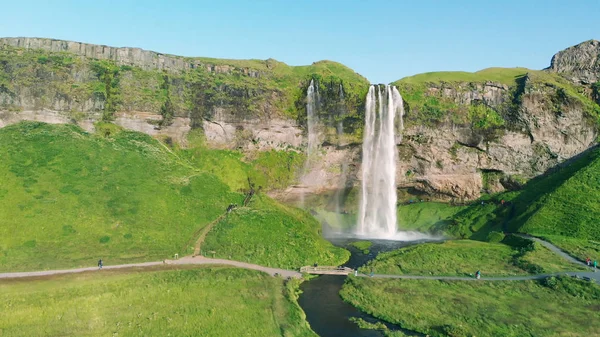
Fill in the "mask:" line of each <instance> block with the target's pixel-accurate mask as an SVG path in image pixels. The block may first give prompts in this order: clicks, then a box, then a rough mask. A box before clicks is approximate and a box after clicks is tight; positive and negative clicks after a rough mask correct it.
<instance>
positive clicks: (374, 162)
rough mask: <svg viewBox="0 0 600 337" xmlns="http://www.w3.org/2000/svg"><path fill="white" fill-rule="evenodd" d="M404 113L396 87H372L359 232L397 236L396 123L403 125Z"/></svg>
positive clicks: (367, 114)
mask: <svg viewBox="0 0 600 337" xmlns="http://www.w3.org/2000/svg"><path fill="white" fill-rule="evenodd" d="M403 115H404V107H403V103H402V96H400V93H399V92H398V90H397V89H396V87H392V86H389V85H388V86H385V87H381V86H371V87H370V88H369V93H368V95H367V101H366V106H365V129H364V138H363V147H362V193H361V199H360V205H359V213H358V227H357V229H356V234H357V235H359V236H368V237H378V238H390V239H393V238H394V236H396V232H397V219H396V200H397V195H396V156H397V154H396V152H397V150H396V137H395V129H396V123H397V124H398V125H399V127H400V128H401V127H402V125H403V123H402V117H403ZM396 117H398V118H399V120H398V121H397V120H396ZM400 131H401V130H400Z"/></svg>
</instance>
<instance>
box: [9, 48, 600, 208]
mask: <svg viewBox="0 0 600 337" xmlns="http://www.w3.org/2000/svg"><path fill="white" fill-rule="evenodd" d="M596 42H597V41H596ZM596 42H594V41H591V42H589V43H587V44H585V46H583V47H581V48H583V50H584V52H583V55H579V54H578V52H577V50H578V49H574V50H575V51H572V50H571V48H569V49H567V50H566V51H563V52H561V53H562V54H561V53H559V54H557V55H556V56H555V57H554V58H553V59H552V60H553V61H552V66H551V67H550V70H551V71H546V72H544V71H532V70H528V69H522V68H515V69H495V68H494V69H487V70H484V71H481V72H477V73H435V74H433V73H430V74H423V75H417V76H414V77H410V78H406V79H402V80H400V81H397V82H395V83H394V84H395V85H397V86H398V88H399V90H400V92H401V94H402V95H403V98H404V100H405V107H406V114H405V116H404V125H405V129H404V131H403V139H402V141H401V142H400V143H399V144H398V170H397V181H398V183H399V186H400V188H401V189H402V190H403V191H405V192H406V193H408V194H407V195H405V197H406V198H414V197H415V195H416V196H417V197H419V198H431V199H442V200H449V199H463V200H465V199H473V198H477V197H478V196H479V195H480V194H481V193H483V192H497V191H501V190H504V189H512V188H518V187H519V185H520V184H522V182H523V181H525V180H526V179H527V178H531V177H533V176H536V175H538V174H540V173H543V172H544V171H545V170H547V169H548V168H550V167H552V166H553V165H555V164H557V163H559V162H561V161H563V160H565V159H567V158H570V157H572V156H574V155H576V154H578V153H580V152H582V151H584V150H585V149H587V148H588V147H590V146H591V145H593V144H595V143H596V139H597V136H598V122H597V121H598V119H599V116H600V107H598V105H597V104H596V103H594V101H593V100H592V99H591V98H592V97H591V96H593V92H591V90H590V87H588V86H585V85H580V84H581V83H584V84H585V83H590V81H594V80H596V81H597V79H598V77H599V72H598V70H597V69H596V68H594V63H593V62H592V61H591V60H592V59H593V50H594V48H596V47H597V43H596ZM576 47H577V46H576ZM573 48H575V47H573ZM581 48H580V49H581ZM567 51H568V52H567ZM559 55H560V56H559ZM594 62H595V61H594ZM107 74H108V75H107ZM573 76H575V77H573ZM310 80H315V81H316V83H317V84H318V90H319V95H320V97H321V99H320V104H319V109H318V110H319V111H318V117H319V121H320V122H319V124H318V127H317V129H318V132H319V139H320V140H321V143H322V144H321V147H320V151H318V152H319V155H318V158H314V159H313V160H311V161H310V162H309V163H308V164H307V165H306V168H305V171H304V173H303V177H299V179H298V183H297V184H295V185H293V186H290V187H289V188H287V189H284V190H277V191H272V193H273V194H274V195H275V196H277V197H280V198H296V197H298V195H299V194H300V193H317V194H318V193H325V192H327V191H331V190H336V189H351V188H353V187H356V186H358V185H359V184H360V177H361V171H360V169H361V168H360V160H361V158H360V155H361V153H360V152H361V142H362V124H363V120H364V118H363V116H364V112H363V107H364V97H365V95H366V92H367V90H368V83H367V81H366V80H365V79H364V78H362V77H361V76H359V75H357V74H355V73H354V72H352V71H351V70H349V69H348V68H346V67H343V66H341V65H339V64H336V63H334V62H328V61H325V62H317V63H315V64H313V65H311V66H305V67H289V66H287V65H285V64H282V63H280V62H277V61H274V60H266V61H258V60H250V61H240V60H215V59H203V58H183V57H177V56H171V55H163V54H159V53H154V52H149V51H144V50H141V49H137V48H111V47H106V46H94V45H88V44H82V43H76V42H68V41H57V40H47V39H27V38H23V39H21V38H19V39H0V127H2V126H5V125H8V124H12V123H15V122H18V121H20V120H39V121H44V122H50V123H77V124H80V125H81V126H83V127H84V128H86V129H88V130H92V129H93V128H94V122H96V121H98V120H99V119H101V118H102V116H103V115H106V114H107V113H108V114H109V115H110V116H112V118H113V120H114V122H115V123H116V124H119V125H121V126H124V127H126V128H129V129H133V130H137V131H141V132H145V133H148V134H151V135H155V136H159V137H170V138H172V139H174V140H176V141H178V142H180V143H182V144H185V141H186V135H187V133H188V132H189V130H191V129H193V128H202V129H203V131H204V135H205V137H206V140H207V144H209V145H210V146H213V147H221V148H232V149H239V150H240V151H243V152H245V153H248V154H251V153H253V152H255V151H263V150H270V149H277V150H281V151H303V149H304V148H305V146H306V139H307V137H306V127H305V125H306V111H305V104H306V97H305V96H306V94H305V93H306V88H307V86H308V83H309V82H310ZM167 102H169V103H168V104H167ZM111 107H112V108H111ZM169 109H170V110H171V113H172V117H170V118H169V119H168V120H165V118H166V117H165V116H164V112H165V110H169ZM403 196H404V194H402V193H401V197H403Z"/></svg>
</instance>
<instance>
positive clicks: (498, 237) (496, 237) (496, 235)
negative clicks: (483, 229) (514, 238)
mask: <svg viewBox="0 0 600 337" xmlns="http://www.w3.org/2000/svg"><path fill="white" fill-rule="evenodd" d="M504 236H505V235H504V234H503V233H500V232H490V233H489V234H488V236H487V241H488V242H493V243H498V242H501V241H502V240H504Z"/></svg>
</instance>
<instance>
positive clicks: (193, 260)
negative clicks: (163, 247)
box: [0, 256, 302, 279]
mask: <svg viewBox="0 0 600 337" xmlns="http://www.w3.org/2000/svg"><path fill="white" fill-rule="evenodd" d="M163 265H228V266H234V267H238V268H244V269H252V270H258V271H262V272H265V273H267V274H269V275H271V276H275V274H279V275H281V276H282V277H294V278H301V277H302V274H301V273H300V272H297V271H293V270H287V269H279V268H271V267H265V266H260V265H257V264H252V263H246V262H240V261H232V260H225V259H211V258H207V257H201V256H196V257H191V256H186V257H182V258H181V259H178V260H165V261H156V262H141V263H130V264H119V265H114V266H104V267H102V270H105V269H108V270H111V269H124V268H137V267H153V266H163ZM102 270H99V269H98V267H88V268H77V269H62V270H44V271H28V272H18V273H2V274H0V279H11V278H23V277H38V276H50V275H62V274H75V273H83V272H90V271H96V272H102Z"/></svg>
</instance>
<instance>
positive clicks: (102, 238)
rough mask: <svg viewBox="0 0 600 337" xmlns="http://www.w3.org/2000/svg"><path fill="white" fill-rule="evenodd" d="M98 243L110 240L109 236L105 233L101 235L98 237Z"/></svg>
mask: <svg viewBox="0 0 600 337" xmlns="http://www.w3.org/2000/svg"><path fill="white" fill-rule="evenodd" d="M98 241H99V242H100V243H107V242H108V241H110V236H108V235H105V236H103V237H101V238H100V240H98Z"/></svg>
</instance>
